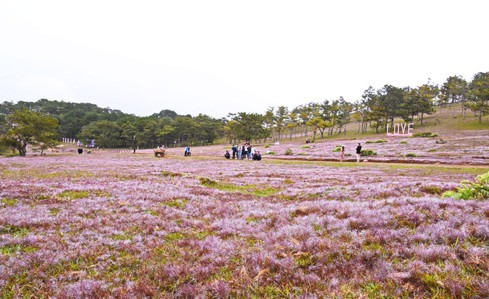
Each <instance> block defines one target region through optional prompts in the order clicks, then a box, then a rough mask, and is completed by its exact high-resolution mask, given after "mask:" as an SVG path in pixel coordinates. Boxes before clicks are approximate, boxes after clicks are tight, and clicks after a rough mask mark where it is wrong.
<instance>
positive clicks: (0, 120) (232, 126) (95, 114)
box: [0, 72, 489, 148]
mask: <svg viewBox="0 0 489 299" xmlns="http://www.w3.org/2000/svg"><path fill="white" fill-rule="evenodd" d="M452 103H461V104H462V107H463V113H466V111H467V110H470V111H472V112H473V113H475V114H476V115H477V116H478V117H479V122H481V121H482V117H483V116H484V115H487V114H489V72H485V73H477V74H476V75H475V76H474V78H473V79H472V81H466V80H465V79H463V78H462V77H460V76H451V77H449V78H447V80H446V82H445V83H443V84H442V85H436V84H434V83H432V82H427V83H426V84H423V85H421V86H418V87H416V88H411V87H404V88H400V87H395V86H392V85H385V86H384V87H382V88H380V89H374V88H372V87H369V88H368V89H367V90H365V92H364V94H363V95H362V98H361V99H360V100H358V101H355V102H348V101H346V100H345V99H343V98H342V97H340V98H339V99H336V100H331V101H330V100H324V101H322V102H310V103H306V104H304V105H300V106H298V107H295V108H293V109H289V108H288V107H285V106H279V107H270V108H269V109H268V110H267V111H266V112H264V113H262V114H260V113H245V112H238V113H230V114H229V115H228V116H227V117H225V118H221V119H216V118H212V117H210V116H207V115H203V114H199V115H198V116H191V115H179V114H177V113H176V112H174V111H171V110H161V111H160V112H159V113H154V114H153V115H150V116H145V117H139V116H135V115H132V114H127V113H123V112H122V111H120V110H115V109H110V108H100V107H98V106H97V105H94V104H90V103H70V102H63V101H53V100H47V99H41V100H38V101H37V102H25V101H19V102H17V103H13V102H8V101H5V102H3V103H1V104H0V136H1V134H5V133H6V130H7V129H8V126H7V124H6V119H7V116H8V115H10V114H11V113H13V112H14V111H16V110H19V109H23V108H25V109H29V110H33V111H36V112H40V113H43V114H46V115H49V116H51V117H54V118H56V120H57V121H58V124H59V126H58V128H57V132H56V133H57V137H58V139H59V140H61V139H62V138H74V139H77V140H81V141H82V142H83V143H88V142H89V140H94V141H95V145H96V146H97V147H101V148H133V147H136V146H137V147H140V148H152V147H156V146H160V145H164V146H166V147H174V146H182V145H207V144H212V143H214V142H215V141H216V140H218V139H225V140H227V141H229V143H238V142H240V141H244V140H251V141H253V140H266V139H269V138H273V139H274V140H280V139H283V138H292V136H297V135H303V136H312V138H313V140H314V139H316V138H319V137H321V138H324V137H325V135H334V134H345V133H346V128H347V126H346V125H347V124H348V123H352V122H353V123H355V124H357V125H358V126H357V127H355V129H356V130H358V132H359V133H366V132H368V131H375V132H381V131H383V130H385V128H386V127H387V125H388V124H389V123H390V124H392V123H393V121H394V119H395V118H402V119H404V120H405V121H409V122H410V121H413V120H414V119H415V118H416V119H418V120H420V121H421V124H422V123H423V117H424V116H425V115H427V114H428V115H429V114H432V113H433V112H434V111H435V107H436V106H440V105H447V104H452ZM350 128H351V126H350Z"/></svg>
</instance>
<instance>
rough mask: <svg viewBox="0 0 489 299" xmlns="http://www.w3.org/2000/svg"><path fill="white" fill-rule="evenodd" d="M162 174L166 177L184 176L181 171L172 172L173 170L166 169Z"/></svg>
mask: <svg viewBox="0 0 489 299" xmlns="http://www.w3.org/2000/svg"><path fill="white" fill-rule="evenodd" d="M161 174H162V175H163V176H164V177H172V178H174V177H181V176H183V174H181V173H179V172H171V171H166V170H163V171H162V172H161Z"/></svg>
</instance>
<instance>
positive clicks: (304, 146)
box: [301, 145, 311, 148]
mask: <svg viewBox="0 0 489 299" xmlns="http://www.w3.org/2000/svg"><path fill="white" fill-rule="evenodd" d="M301 148H311V147H310V146H309V145H303V146H301Z"/></svg>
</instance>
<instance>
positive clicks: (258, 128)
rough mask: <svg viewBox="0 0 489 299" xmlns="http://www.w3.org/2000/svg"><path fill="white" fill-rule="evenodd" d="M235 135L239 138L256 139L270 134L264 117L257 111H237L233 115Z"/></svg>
mask: <svg viewBox="0 0 489 299" xmlns="http://www.w3.org/2000/svg"><path fill="white" fill-rule="evenodd" d="M233 121H234V122H235V126H234V128H235V130H236V132H235V135H236V137H237V139H239V140H258V139H265V138H268V137H269V136H270V129H268V128H266V126H265V117H264V116H263V115H261V114H258V113H246V112H239V113H237V114H235V115H234V116H233Z"/></svg>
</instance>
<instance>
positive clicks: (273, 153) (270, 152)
mask: <svg viewBox="0 0 489 299" xmlns="http://www.w3.org/2000/svg"><path fill="white" fill-rule="evenodd" d="M267 155H275V152H272V151H268V152H267Z"/></svg>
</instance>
